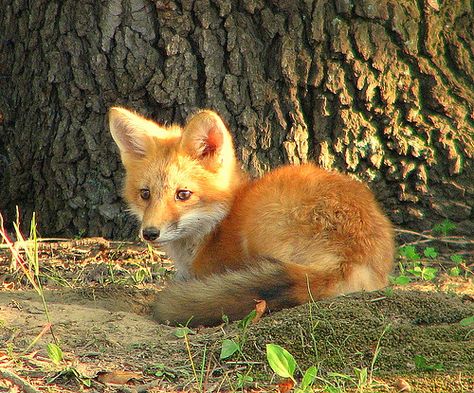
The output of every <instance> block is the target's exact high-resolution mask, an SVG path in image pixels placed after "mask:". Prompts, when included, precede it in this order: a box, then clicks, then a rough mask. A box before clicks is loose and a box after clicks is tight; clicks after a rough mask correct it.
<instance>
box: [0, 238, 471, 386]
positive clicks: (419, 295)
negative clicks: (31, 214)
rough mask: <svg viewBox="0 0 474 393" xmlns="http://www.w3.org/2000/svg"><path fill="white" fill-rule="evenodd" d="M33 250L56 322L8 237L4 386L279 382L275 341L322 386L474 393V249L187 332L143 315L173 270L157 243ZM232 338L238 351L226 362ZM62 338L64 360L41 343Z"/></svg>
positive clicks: (1, 308)
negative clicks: (431, 267)
mask: <svg viewBox="0 0 474 393" xmlns="http://www.w3.org/2000/svg"><path fill="white" fill-rule="evenodd" d="M38 255H39V261H40V269H39V271H38V277H39V278H40V281H41V283H42V287H43V288H44V293H45V300H46V302H45V303H46V305H47V307H48V309H49V315H50V320H51V324H52V325H49V324H48V320H47V317H46V315H45V312H44V304H43V302H42V299H41V297H40V296H39V295H38V293H37V291H35V290H34V289H32V285H31V283H30V282H29V281H28V280H27V277H26V276H25V273H24V271H23V270H22V269H21V268H20V267H19V266H18V265H17V264H16V263H15V262H12V257H11V254H10V252H9V251H8V250H7V249H6V248H4V249H0V392H18V391H25V392H38V391H41V392H42V391H44V392H79V391H87V392H161V391H206V392H214V391H258V392H260V391H282V392H284V391H285V389H287V388H288V386H287V385H286V382H285V381H284V380H283V379H282V378H280V377H278V376H275V374H274V373H273V371H272V370H271V369H270V367H269V365H268V363H267V361H266V355H265V346H266V344H268V343H273V344H278V345H280V346H282V347H283V348H285V349H286V350H288V351H289V352H290V353H292V354H293V355H294V357H295V359H296V361H297V364H298V367H299V369H300V370H301V372H300V373H297V376H296V379H297V380H298V381H300V380H301V373H302V372H304V371H305V370H306V369H307V368H308V367H310V366H314V365H315V366H317V368H318V379H317V381H316V384H315V385H314V391H316V392H317V391H320V392H323V391H324V392H330V393H332V392H349V391H359V392H397V391H405V392H409V391H412V392H474V325H473V324H472V323H471V324H469V319H468V318H469V317H473V316H474V301H473V300H474V286H473V283H472V261H469V260H468V259H469V258H470V257H471V256H472V254H469V252H467V253H465V255H467V256H468V257H469V258H466V260H465V261H464V262H463V267H464V270H463V274H460V275H457V276H455V277H454V276H453V275H448V274H447V272H448V271H449V269H450V266H448V265H449V263H448V262H446V261H449V255H448V256H446V257H445V258H444V257H442V256H441V255H440V256H439V257H438V258H437V260H439V261H440V262H439V266H438V272H437V274H436V277H435V278H434V279H433V280H423V279H419V280H412V282H411V283H409V284H406V285H399V286H394V287H391V288H389V289H387V290H385V291H379V292H374V293H366V294H355V295H350V296H344V297H340V298H337V299H330V300H326V301H321V302H317V303H312V304H309V305H305V306H301V307H297V308H294V309H289V310H284V311H282V312H278V313H274V314H272V315H269V316H265V317H264V318H262V319H261V320H260V321H259V322H258V323H255V324H252V325H250V326H249V327H248V329H243V328H242V326H241V325H239V323H238V322H235V323H223V324H222V325H221V326H218V327H213V328H200V329H197V330H193V331H190V332H188V333H187V334H185V335H184V336H183V334H182V332H183V331H182V330H177V328H176V327H172V326H165V325H160V324H157V323H155V322H154V321H152V320H151V319H149V318H148V316H147V315H148V312H147V310H148V305H149V304H150V302H152V301H153V298H154V297H155V296H157V293H158V292H159V289H160V287H162V286H163V285H165V284H166V282H167V281H168V280H170V279H171V277H172V274H173V269H172V265H171V263H170V261H168V260H166V259H165V258H164V257H163V255H162V254H160V253H159V252H157V251H154V250H151V249H148V248H147V247H146V246H144V245H140V244H133V243H119V242H108V241H105V240H103V239H84V240H77V241H59V242H57V241H43V242H40V246H39V251H38ZM443 258H444V259H443ZM397 274H399V272H395V273H394V275H395V276H396V275H397ZM50 326H51V329H50ZM180 333H181V334H180ZM53 335H54V337H53ZM226 339H227V340H229V339H231V340H234V342H238V343H241V345H242V350H241V352H240V353H239V352H236V353H235V354H234V356H232V357H230V358H228V359H225V360H221V359H220V358H219V354H220V351H221V347H222V343H223V340H226ZM55 340H56V341H55ZM54 342H56V343H57V344H58V346H59V347H60V348H61V350H62V352H63V359H62V360H60V361H58V362H57V364H55V362H54V361H53V360H54V359H53V357H52V356H51V355H48V351H47V349H46V347H47V344H48V343H54ZM420 359H421V360H420ZM361 370H362V371H361ZM364 370H365V371H366V372H367V378H365V377H364Z"/></svg>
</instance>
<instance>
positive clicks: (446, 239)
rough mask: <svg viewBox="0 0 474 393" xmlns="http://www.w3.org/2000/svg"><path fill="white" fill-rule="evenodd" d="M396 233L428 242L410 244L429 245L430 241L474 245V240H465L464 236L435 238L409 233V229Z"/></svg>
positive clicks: (399, 230)
mask: <svg viewBox="0 0 474 393" xmlns="http://www.w3.org/2000/svg"><path fill="white" fill-rule="evenodd" d="M395 232H398V233H404V234H407V235H413V236H418V237H422V238H423V239H426V240H420V241H417V242H411V243H409V244H415V243H421V242H423V243H427V242H430V241H432V242H443V243H452V244H474V240H469V239H465V238H463V237H462V236H444V237H435V236H431V235H426V234H424V233H419V232H415V231H409V230H407V229H398V228H397V229H395ZM461 239H462V240H461Z"/></svg>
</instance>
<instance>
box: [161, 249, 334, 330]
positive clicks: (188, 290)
mask: <svg viewBox="0 0 474 393" xmlns="http://www.w3.org/2000/svg"><path fill="white" fill-rule="evenodd" d="M333 281H334V276H333V275H332V274H330V273H327V274H324V273H316V272H314V271H312V270H311V269H309V268H307V267H305V266H301V265H296V264H283V263H281V262H279V261H277V260H274V259H270V258H260V259H259V260H258V261H256V263H255V264H253V265H252V266H251V267H249V268H248V269H245V270H238V271H232V272H227V273H223V274H217V275H214V276H210V277H207V278H204V279H202V280H197V279H193V280H190V281H185V282H181V283H173V284H171V285H170V286H169V287H168V288H166V289H164V290H163V291H162V292H161V293H160V294H159V296H158V299H157V301H156V303H155V304H154V305H153V306H152V310H153V317H154V319H156V320H157V321H158V322H170V323H172V324H183V325H184V324H186V323H188V321H189V326H199V325H205V326H210V325H216V324H219V323H221V322H222V316H223V315H226V316H227V317H228V318H229V319H230V320H237V319H242V318H243V317H245V316H246V315H247V314H248V313H249V312H250V311H252V310H253V309H254V308H255V304H256V302H255V301H256V300H265V301H266V304H267V309H269V310H270V311H275V310H280V309H282V308H288V307H293V306H296V305H298V304H302V303H305V302H307V301H308V300H309V299H310V298H311V297H314V298H322V297H327V296H331V294H330V293H327V294H326V291H327V290H328V288H329V287H330V286H331V284H332V283H333ZM309 282H311V295H310V294H309V293H310V290H309V289H308V283H309Z"/></svg>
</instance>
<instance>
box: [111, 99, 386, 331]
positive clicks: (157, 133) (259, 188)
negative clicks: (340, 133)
mask: <svg viewBox="0 0 474 393" xmlns="http://www.w3.org/2000/svg"><path fill="white" fill-rule="evenodd" d="M109 123H110V129H111V133H112V136H113V138H114V140H115V141H116V143H117V145H118V147H119V150H120V154H121V158H122V162H123V164H124V166H125V170H126V178H125V185H124V196H125V199H126V201H127V202H128V204H129V207H130V209H131V211H132V212H134V214H135V215H136V216H137V217H138V218H139V219H140V221H141V226H142V229H144V228H149V227H155V228H157V229H159V231H160V234H159V236H158V238H157V239H156V240H155V241H154V244H155V245H157V246H160V247H162V248H163V249H164V250H165V251H166V252H167V253H168V254H169V255H170V257H171V258H172V259H173V260H174V261H175V264H176V268H177V275H176V276H177V278H178V279H179V280H187V281H186V283H183V284H174V285H171V287H169V288H168V289H166V290H164V291H163V292H162V293H161V294H160V296H159V297H158V299H157V300H156V303H155V304H154V306H153V315H154V317H155V318H156V319H157V320H158V321H171V322H173V323H186V322H187V321H188V320H189V319H190V318H191V317H193V319H192V320H191V324H194V325H196V324H215V323H219V321H220V317H221V316H222V314H226V315H228V316H230V317H231V318H241V317H243V316H244V315H245V314H246V313H248V312H249V311H250V310H251V309H252V308H253V307H254V304H255V300H256V299H264V300H266V302H267V305H268V307H269V308H270V309H271V310H276V309H280V308H284V307H290V306H293V305H297V304H301V303H304V302H307V301H308V300H310V299H320V298H325V297H331V296H336V295H340V294H345V293H350V292H357V291H363V290H375V289H379V288H382V287H384V286H385V285H386V284H387V278H388V274H389V272H390V270H391V268H392V263H393V252H394V251H393V250H394V244H393V230H392V226H391V224H390V222H389V220H388V219H387V218H386V217H385V215H384V214H383V213H382V211H381V209H380V208H379V206H378V204H377V202H376V201H375V198H374V196H373V195H372V193H371V192H370V190H369V189H368V188H367V187H366V186H365V185H364V184H362V183H360V182H358V181H356V180H354V179H352V178H350V177H349V176H346V175H342V174H340V173H337V172H330V171H326V170H323V169H321V168H318V167H316V166H314V165H311V164H307V165H302V166H285V167H281V168H279V169H276V170H275V171H273V172H270V173H269V174H267V175H265V176H264V177H262V178H261V179H259V180H254V181H250V180H249V179H248V178H247V176H246V175H245V174H244V173H243V172H242V171H241V169H240V164H239V162H238V161H237V160H236V158H235V153H234V148H233V142H232V137H231V135H230V133H229V132H228V130H227V128H226V127H225V125H224V123H223V122H222V120H221V119H220V117H219V116H218V115H217V114H215V113H214V112H212V111H201V112H198V113H197V114H196V115H194V116H193V117H192V118H191V119H190V120H189V121H188V122H187V123H186V124H185V126H184V127H179V126H176V125H172V126H167V127H165V126H160V125H158V124H157V123H154V122H152V121H149V120H146V119H144V118H143V117H141V116H139V115H137V114H135V113H133V112H130V111H127V110H126V109H123V108H112V109H111V111H110V116H109ZM143 188H146V189H149V190H150V195H151V197H150V199H149V200H143V199H142V198H141V197H140V190H141V189H143ZM180 189H185V190H190V191H191V192H192V194H191V197H190V198H189V199H188V200H186V201H181V200H178V199H177V198H176V193H177V191H178V190H180Z"/></svg>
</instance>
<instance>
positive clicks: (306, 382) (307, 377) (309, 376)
mask: <svg viewBox="0 0 474 393" xmlns="http://www.w3.org/2000/svg"><path fill="white" fill-rule="evenodd" d="M317 374H318V369H317V368H316V367H315V366H311V367H310V368H308V369H307V370H306V372H305V373H304V376H303V380H302V381H301V389H302V390H306V389H307V388H309V387H310V386H311V385H312V384H313V383H314V380H315V379H316V375H317Z"/></svg>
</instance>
